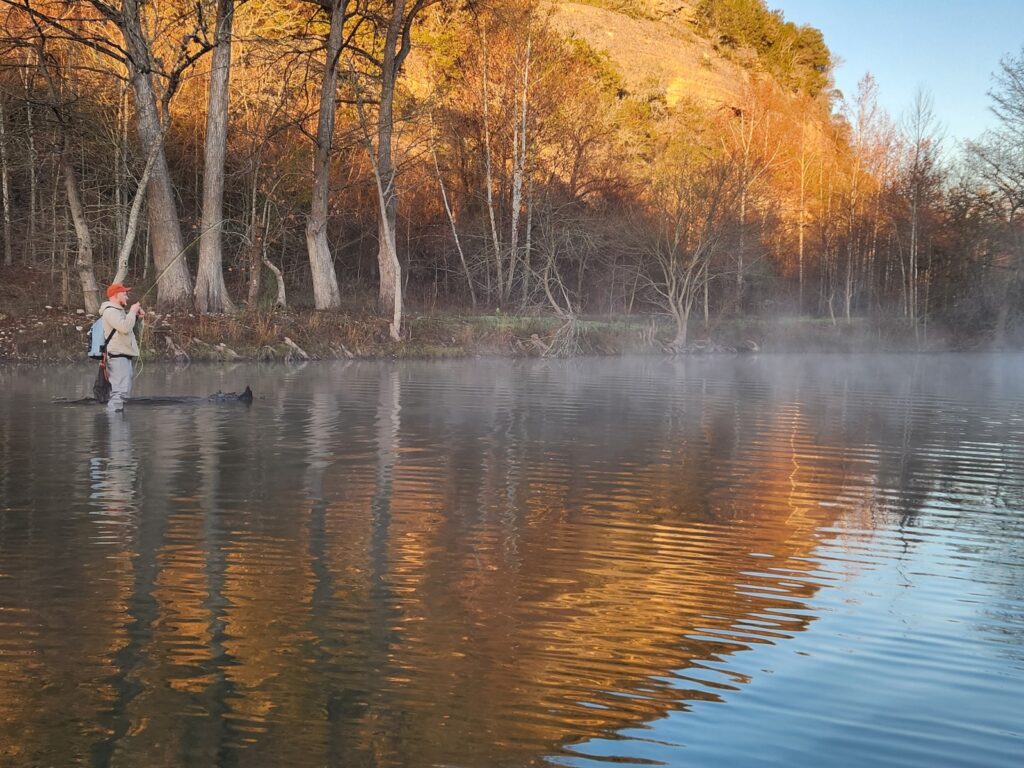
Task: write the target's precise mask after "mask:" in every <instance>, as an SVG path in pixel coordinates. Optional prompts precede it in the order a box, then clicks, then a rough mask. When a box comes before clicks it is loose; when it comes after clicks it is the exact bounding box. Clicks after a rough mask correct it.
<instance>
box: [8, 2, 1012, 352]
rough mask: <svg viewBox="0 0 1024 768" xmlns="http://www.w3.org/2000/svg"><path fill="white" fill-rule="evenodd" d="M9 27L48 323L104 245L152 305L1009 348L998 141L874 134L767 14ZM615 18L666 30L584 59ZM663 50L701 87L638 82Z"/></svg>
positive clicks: (30, 225) (29, 20)
mask: <svg viewBox="0 0 1024 768" xmlns="http://www.w3.org/2000/svg"><path fill="white" fill-rule="evenodd" d="M677 5H678V4H677ZM591 6H593V7H591ZM2 13H3V16H2V18H3V28H4V47H3V52H2V64H3V69H2V70H0V78H2V80H0V87H2V90H0V96H2V101H0V104H2V107H3V113H2V115H0V118H2V119H0V125H2V127H3V132H2V133H0V145H2V148H3V158H2V159H3V200H4V233H3V234H4V258H5V260H6V262H7V263H8V264H11V263H14V262H19V263H24V264H28V265H38V264H46V263H49V264H51V265H54V268H55V269H57V270H59V271H60V272H61V273H62V274H64V275H65V281H64V284H65V286H66V288H65V294H66V295H65V297H64V298H65V303H66V304H68V305H73V304H78V303H82V302H83V301H84V302H85V303H86V304H88V302H89V301H90V291H95V289H96V288H95V286H98V285H102V284H103V283H104V281H107V280H108V279H109V278H111V277H112V276H113V275H114V273H115V272H116V271H117V268H118V254H119V252H121V251H122V249H123V254H124V257H125V258H126V262H125V264H124V265H123V266H124V267H125V268H126V269H127V270H128V271H129V276H130V277H129V279H131V281H132V282H134V283H138V284H141V285H146V286H149V285H153V286H154V295H155V296H156V297H158V298H159V300H160V302H161V303H165V304H177V305H180V304H182V303H183V302H184V303H191V302H192V301H193V300H194V301H195V302H196V304H197V305H198V307H199V308H200V309H201V310H203V311H209V312H218V311H233V310H234V309H235V308H240V307H245V306H248V307H250V308H253V309H255V308H258V307H263V308H269V307H271V306H273V305H288V304H291V305H294V306H302V305H309V304H314V303H315V304H316V306H318V307H320V308H335V307H338V306H341V304H342V303H347V304H348V305H362V304H364V303H365V304H366V305H368V306H369V305H373V304H376V305H377V306H379V308H380V309H381V311H382V312H383V313H384V314H385V315H386V316H387V317H388V318H389V319H393V320H394V323H395V325H394V328H395V331H394V332H395V333H396V334H398V333H400V332H401V313H400V309H401V306H402V303H403V302H405V303H409V304H412V305H414V306H417V307H420V308H431V307H449V308H485V307H490V308H494V307H500V308H502V309H503V310H504V311H514V312H541V313H553V314H555V315H558V316H561V317H577V316H579V315H582V314H599V313H600V314H604V313H608V314H620V313H638V312H658V313H667V314H668V315H669V316H670V317H672V318H673V319H674V321H675V324H676V331H677V333H676V340H675V343H676V344H677V345H684V344H686V343H687V340H688V338H692V337H693V336H694V335H695V334H694V328H695V327H697V325H699V327H700V328H701V329H702V333H705V332H708V330H709V329H712V328H713V326H714V324H715V322H716V319H719V318H725V317H733V316H743V315H751V314H755V315H756V314H765V313H773V314H779V313H783V314H789V315H799V316H813V317H823V318H829V319H830V320H831V321H832V322H835V323H839V322H843V321H850V320H852V319H854V318H855V317H863V316H871V317H901V318H904V319H905V320H906V321H907V322H908V323H910V324H912V325H913V326H914V327H915V328H917V327H920V328H921V332H922V334H926V333H927V329H928V327H929V326H928V324H929V323H932V325H933V327H937V326H939V325H943V324H945V326H946V327H947V328H970V329H971V330H972V331H986V330H989V331H994V332H995V333H996V334H997V335H998V336H999V337H1000V338H1004V337H1005V335H1006V333H1007V332H1008V329H1012V327H1013V321H1014V318H1015V317H1016V314H1017V312H1018V311H1019V310H1020V309H1021V298H1020V292H1019V289H1018V288H1017V287H1016V286H1019V284H1020V276H1019V275H1020V265H1021V263H1022V256H1021V248H1022V246H1021V233H1020V226H1021V225H1020V222H1019V216H1018V214H1017V208H1015V207H1014V203H1013V200H1012V196H1011V197H1009V198H1008V197H1007V195H1006V194H1004V192H1003V191H1001V190H1003V189H1004V187H1000V186H999V181H998V178H999V173H1003V172H1006V173H1009V174H1010V175H1011V176H1012V174H1014V173H1017V174H1018V177H1017V178H1018V181H1019V174H1020V162H1019V146H1018V147H1017V149H1015V150H1014V149H1012V148H1011V149H1007V148H1006V147H1003V149H1002V150H1000V145H999V142H998V140H997V137H996V136H995V135H992V136H987V137H981V138H980V139H979V142H978V144H977V146H976V147H975V150H974V152H973V154H971V155H970V156H971V157H972V158H974V161H973V163H970V162H965V163H962V164H958V171H957V173H956V174H954V173H953V171H952V170H951V168H952V167H953V164H952V163H951V162H950V154H949V153H944V151H943V149H942V145H941V143H940V139H939V137H940V131H939V130H938V129H937V126H936V123H935V120H934V118H933V117H932V115H931V114H930V108H929V105H928V101H927V98H926V97H922V98H921V99H919V101H918V103H916V104H915V105H910V106H909V107H908V117H906V118H904V119H903V120H902V121H901V122H899V123H897V122H895V121H893V119H892V118H890V117H889V116H888V115H886V114H884V113H883V112H882V111H881V110H880V109H879V107H878V104H877V93H876V88H875V85H874V83H873V82H872V81H871V79H870V78H865V80H864V81H863V83H862V85H861V88H860V89H859V91H858V92H857V93H855V94H839V93H838V92H836V90H835V89H834V87H833V85H832V81H831V66H832V63H831V57H830V54H829V51H828V48H827V46H826V45H825V42H824V40H823V39H822V36H821V33H820V32H819V31H818V30H815V29H813V28H811V27H806V26H805V27H798V26H796V25H793V24H791V23H789V22H787V21H785V19H784V18H783V17H782V15H781V14H780V13H778V12H772V11H769V10H767V8H766V6H765V5H764V3H763V2H762V0H699V1H698V2H693V3H684V4H682V6H680V7H674V8H663V7H662V6H661V4H659V3H656V2H649V3H640V4H629V3H619V4H616V3H614V2H594V3H590V4H587V5H572V4H566V3H541V2H537V1H536V0H490V1H489V2H482V3H471V4H456V3H448V2H424V1H423V0H419V2H410V1H409V0H404V1H401V0H400V1H399V2H397V3H396V2H384V0H343V1H342V2H333V1H332V0H321V2H308V1H307V0H248V1H239V0H235V2H230V1H229V0H220V2H214V0H198V2H184V1H183V0H149V2H138V0H123V2H115V3H106V2H101V1H100V0H74V1H73V2H57V1H56V0H5V2H4V5H3V7H2ZM225 15H227V18H229V19H230V20H231V22H232V23H231V24H230V25H229V26H228V30H229V32H228V33H224V32H223V26H218V24H219V23H221V22H219V21H218V20H219V19H221V20H222V19H224V18H225ZM615 19H622V24H623V27H622V28H623V29H626V28H627V27H626V24H627V22H628V24H632V25H636V26H631V27H628V28H629V29H636V30H648V31H650V30H663V34H664V35H665V37H664V39H663V40H660V42H659V40H656V39H655V38H654V37H652V38H651V39H650V41H645V40H641V41H637V40H635V39H633V40H624V39H623V40H619V41H618V42H616V43H609V44H608V45H602V43H601V39H600V36H598V35H595V34H593V33H592V32H593V30H594V29H596V28H598V27H599V25H600V24H605V25H607V24H614V20H615ZM332 30H333V34H334V37H332ZM651 34H655V33H651ZM656 34H659V35H660V34H662V32H657V33H656ZM612 37H613V36H611V35H609V36H608V39H611V38H612ZM332 40H333V41H334V42H332ZM332 45H333V46H335V47H334V48H333V49H332V48H331V46H332ZM656 45H664V46H666V47H665V50H666V51H671V50H672V49H673V47H675V48H676V49H678V51H679V52H680V53H679V56H680V57H682V58H680V59H679V61H684V60H685V61H686V62H690V63H689V64H685V65H683V64H678V65H677V70H678V71H683V70H686V67H689V70H686V71H688V72H689V73H690V75H692V77H690V79H687V77H681V76H679V74H678V71H676V74H675V75H673V76H672V77H669V76H667V75H664V73H660V74H659V72H660V71H658V70H655V69H651V70H650V71H648V70H640V69H638V67H647V66H650V64H640V63H637V62H642V61H647V60H646V59H643V57H642V55H641V54H643V53H644V51H643V50H641V49H643V48H644V46H647V47H648V48H652V47H654V46H656ZM617 46H618V47H617ZM630 46H632V48H631V47H630ZM218 50H219V51H221V52H222V55H221V59H220V60H221V61H225V60H227V57H226V56H225V55H223V54H225V53H226V54H228V56H229V60H230V76H229V81H228V83H229V85H228V88H227V98H228V100H229V106H228V107H227V109H226V111H225V114H226V115H227V117H226V124H225V126H224V129H225V130H226V140H225V143H224V148H223V152H222V153H221V155H222V156H221V157H219V158H218V157H216V156H213V157H212V159H211V153H210V151H209V148H210V143H209V141H208V135H209V132H210V130H211V128H216V127H217V120H216V119H213V118H211V111H210V110H211V109H212V106H211V105H212V104H213V103H214V101H213V99H214V97H213V95H212V94H213V93H214V88H213V87H212V83H213V81H214V78H212V77H211V72H212V71H214V70H215V69H216V65H214V64H212V63H211V62H213V61H214V60H215V59H214V54H215V53H216V52H217V51H218ZM329 50H335V51H336V55H335V57H334V58H333V59H331V58H330V57H328V58H326V59H325V51H329ZM630 51H632V53H630ZM647 53H650V51H647ZM670 55H672V54H670V53H667V54H665V56H670ZM631 57H632V58H631ZM686 57H689V58H686ZM693 62H696V63H693ZM670 64H671V62H668V63H666V69H665V70H664V71H665V72H668V71H670V69H671V67H670V66H669V65H670ZM332 65H333V70H332V69H331V66H332ZM673 66H676V65H673ZM1020 66H1021V63H1020V62H1019V61H1017V60H1015V59H1012V58H1011V59H1008V60H1007V61H1006V63H1005V67H1006V68H1007V70H1006V71H1007V72H1012V71H1014V67H1017V68H1018V69H1019V68H1020ZM680 67H682V70H680V69H679V68H680ZM328 77H329V78H333V79H325V78H328ZM331 82H333V87H325V83H327V84H328V85H330V83H331ZM702 82H703V83H708V85H707V87H706V88H701V87H697V86H695V85H693V84H694V83H702ZM1006 82H1007V83H1011V84H1012V82H1013V79H1012V78H1008V79H1007V80H1006ZM688 84H689V85H688ZM147 93H148V94H149V95H148V96H147ZM1000 93H1001V94H1003V96H1005V99H1006V100H1007V103H1008V104H1009V111H1008V112H1007V114H1012V109H1013V107H1014V102H1013V99H1014V98H1016V97H1015V95H1014V94H1013V92H1012V89H1009V90H1007V89H1004V90H1002V91H1000ZM327 99H330V101H326V100H327ZM147 100H148V101H147ZM325 105H326V106H325ZM1017 108H1018V109H1019V105H1018V106H1017ZM325 116H326V117H325ZM326 118H332V119H333V124H331V121H330V120H328V121H327V123H326V124H325V122H324V120H325V119H326ZM325 130H327V131H328V132H327V133H326V134H325V133H324V131H325ZM318 148H320V149H321V150H322V151H321V153H320V155H319V157H321V158H322V159H323V160H322V165H318V163H319V162H320V161H318V160H317V157H318V154H317V149H318ZM1000 151H1001V152H1002V154H999V153H1000ZM1014 152H1017V155H1014V154H1013V153H1014ZM215 154H216V153H214V155H215ZM1015 163H1016V165H1015ZM960 165H962V166H963V168H962V169H960V168H959V166H960ZM318 168H319V170H318ZM986 171H987V172H988V176H986V175H985V174H986ZM144 174H145V181H146V186H145V188H144V189H143V193H144V194H142V195H139V196H138V198H139V204H138V205H137V206H136V208H137V209H138V210H137V211H136V214H135V215H134V217H133V215H132V204H133V202H135V201H136V198H137V193H138V192H139V188H140V180H141V179H142V178H143V177H144ZM317 179H320V182H319V184H320V186H318V182H317ZM161 185H163V186H161ZM218 189H220V191H219V192H218V191H217V190H218ZM211 190H212V191H211ZM318 190H319V191H318ZM324 190H326V192H324ZM211 195H213V196H214V197H210V196H211ZM217 195H219V196H220V197H219V200H220V209H219V210H220V213H219V215H212V214H210V211H217V210H218V208H217V207H216V205H215V203H216V201H217V199H218V198H217V197H216V196H217ZM318 195H325V197H323V198H322V199H323V200H325V201H326V203H325V206H324V207H323V211H324V212H323V214H322V216H320V217H319V219H318V214H317V206H316V200H317V199H318ZM76 196H77V198H78V199H77V202H75V200H74V198H75V197H76ZM204 200H205V201H206V202H204ZM204 210H206V211H207V213H206V216H205V218H204V214H203V211H204ZM211 216H212V218H211ZM321 220H322V221H321ZM311 227H312V229H311ZM210 232H213V233H214V234H213V235H212V236H211V235H210V234H208V233H210ZM320 232H322V233H323V235H324V238H325V239H323V240H318V237H319V235H318V234H317V233H320ZM311 233H312V234H311ZM204 236H205V237H206V241H205V242H207V243H212V245H210V246H209V247H210V250H206V251H203V253H204V256H203V257H202V259H201V258H200V241H202V240H203V239H204ZM83 238H86V239H85V240H83ZM203 248H207V246H206V245H204V246H203ZM325 249H326V250H325ZM391 255H393V256H394V257H395V259H394V260H392V261H389V258H390V257H391ZM317 258H319V259H320V260H319V262H318V261H317ZM324 259H326V261H324ZM201 260H202V261H203V264H204V266H203V268H202V269H199V271H198V277H199V283H198V285H199V287H200V290H197V289H196V287H195V286H196V282H195V278H196V276H197V268H198V267H199V262H200V261H201ZM210 270H213V271H210ZM88 274H92V275H94V278H95V281H96V282H95V284H93V285H92V287H90V284H89V283H88V281H87V275H88ZM221 276H222V277H221ZM331 279H333V280H335V281H336V286H337V288H336V292H335V289H333V288H331V287H330V280H331ZM218 280H222V281H223V283H222V284H223V287H222V288H221V287H219V286H220V284H219V283H218ZM317 281H326V282H323V283H319V284H318V282H317ZM323 286H327V288H326V289H324V292H322V291H321V290H320V288H322V287H323ZM372 296H376V297H377V298H376V301H374V300H373V299H371V298H370V297H372ZM393 309H395V310H396V311H397V314H395V315H394V316H392V310H393ZM695 319H696V320H697V321H699V322H698V323H697V324H696V325H695Z"/></svg>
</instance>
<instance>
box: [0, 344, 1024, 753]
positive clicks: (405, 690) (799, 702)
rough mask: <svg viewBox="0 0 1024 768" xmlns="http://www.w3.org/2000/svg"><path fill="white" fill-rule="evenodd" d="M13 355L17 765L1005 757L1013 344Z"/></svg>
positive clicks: (1014, 686) (1020, 390) (0, 462)
mask: <svg viewBox="0 0 1024 768" xmlns="http://www.w3.org/2000/svg"><path fill="white" fill-rule="evenodd" d="M90 373H91V371H88V370H86V369H83V368H68V369H44V370H34V369H5V370H0V392H2V393H0V435H2V437H0V765H6V764H11V765H73V764H74V765H126V766H136V765H146V766H165V765H166V766H172V765H190V766H192V765H225V766H230V765H266V766H281V765H294V766H300V765H309V766H322V765H339V766H341V765H345V766H362V765H365V766H371V765H373V766H471V767H477V766H479V767H480V768H484V767H486V766H510V767H513V766H532V765H565V766H596V765H600V764H606V763H607V762H609V761H616V762H623V763H626V764H645V765H646V764H663V765H673V766H675V765H680V766H681V765H687V766H689V765H702V766H729V765H735V766H750V765H780V766H782V765H786V766H792V765H806V766H818V765H824V764H827V765H831V766H845V765H849V766H854V765H857V766H860V765H863V764H864V762H865V759H866V758H867V757H868V756H870V762H871V763H872V764H878V765H900V766H922V768H923V767H924V766H929V767H930V766H934V765H940V764H941V765H965V766H966V765H986V766H1010V765H1013V766H1016V765H1017V764H1018V763H1019V757H1020V755H1021V754H1022V753H1024V722H1022V721H1024V718H1022V716H1021V715H1020V702H1021V701H1024V377H1022V374H1024V357H1021V356H1003V357H998V356H981V355H979V356H969V355H960V356H854V357H839V356H822V357H814V356H762V357H755V358H746V359H745V358H737V359H727V358H722V359H712V358H708V359H667V358H666V359H660V358H637V359H632V360H601V359H585V360H573V361H541V362H537V361H508V360H475V361H465V362H458V363H443V364H434V363H430V364H428V363H402V364H387V363H349V364H318V365H310V366H307V367H305V368H301V369H300V368H283V367H257V366H237V367H217V368H204V367H196V366H193V367H191V368H187V369H180V370H176V369H171V368H161V367H157V366H147V368H146V369H145V370H144V372H143V374H142V376H141V377H140V378H139V380H138V384H137V389H136V394H137V395H155V394H167V393H174V394H183V395H205V394H209V393H211V392H214V391H216V390H225V391H226V390H241V389H242V388H244V386H245V385H246V384H250V385H251V386H252V387H253V390H254V392H255V393H256V395H257V398H258V399H257V401H256V402H255V403H254V404H253V405H252V407H250V408H246V407H244V406H240V405H221V406H215V405H199V406H193V405H189V406H183V407H166V406H165V407H144V406H139V405H136V406H135V407H132V406H129V408H128V409H127V410H126V413H125V414H124V415H123V417H113V418H112V417H109V416H107V415H106V413H104V412H100V410H99V409H97V408H90V407H74V406H61V405H55V404H53V403H52V402H51V398H53V397H55V396H66V397H79V396H84V395H86V394H88V389H89V386H90V384H91V380H90Z"/></svg>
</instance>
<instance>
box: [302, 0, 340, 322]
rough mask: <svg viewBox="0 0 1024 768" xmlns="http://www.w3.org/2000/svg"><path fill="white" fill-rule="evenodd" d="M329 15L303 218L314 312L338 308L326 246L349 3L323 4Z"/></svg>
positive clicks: (327, 1) (332, 1) (335, 281)
mask: <svg viewBox="0 0 1024 768" xmlns="http://www.w3.org/2000/svg"><path fill="white" fill-rule="evenodd" d="M321 7H322V8H323V10H324V11H325V12H327V13H328V15H329V16H328V18H329V21H328V24H329V27H328V31H327V39H326V40H325V43H324V69H323V78H322V80H321V83H320V108H319V113H318V117H317V127H316V147H315V150H314V152H313V199H312V203H311V205H310V210H309V216H308V217H307V218H306V248H307V250H308V251H309V268H310V271H311V272H312V277H313V305H314V306H315V307H316V308H317V309H337V308H338V307H340V306H341V293H340V291H339V290H338V276H337V274H336V273H335V271H334V259H333V257H332V256H331V247H330V245H329V244H328V242H327V218H328V211H329V200H330V177H331V145H332V143H333V140H334V120H335V109H336V107H337V103H338V63H339V60H340V57H341V52H342V49H343V48H344V38H343V36H342V33H343V27H344V25H345V21H346V19H347V18H348V17H347V10H348V0H325V2H324V4H323V5H321Z"/></svg>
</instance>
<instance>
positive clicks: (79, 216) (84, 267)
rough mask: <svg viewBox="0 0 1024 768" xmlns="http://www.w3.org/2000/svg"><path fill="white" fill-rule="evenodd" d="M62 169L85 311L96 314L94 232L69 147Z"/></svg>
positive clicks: (98, 302) (97, 297) (65, 151)
mask: <svg viewBox="0 0 1024 768" xmlns="http://www.w3.org/2000/svg"><path fill="white" fill-rule="evenodd" d="M60 169H61V173H62V174H63V176H64V189H65V190H66V191H67V195H68V208H69V209H70V210H71V220H72V221H73V222H74V225H75V236H76V237H77V238H78V259H77V261H76V262H75V265H76V267H77V268H78V279H79V281H80V282H81V285H82V298H83V300H84V302H85V311H86V312H89V313H90V314H96V313H97V312H99V310H100V299H99V296H100V292H99V288H98V286H97V285H96V274H95V272H94V271H93V259H92V234H91V233H90V231H89V222H87V221H86V219H85V211H84V210H83V208H82V198H81V196H80V195H79V193H78V177H77V175H76V174H75V169H74V166H73V165H72V164H71V160H70V159H69V158H68V153H67V147H65V148H64V151H63V152H62V153H61V158H60Z"/></svg>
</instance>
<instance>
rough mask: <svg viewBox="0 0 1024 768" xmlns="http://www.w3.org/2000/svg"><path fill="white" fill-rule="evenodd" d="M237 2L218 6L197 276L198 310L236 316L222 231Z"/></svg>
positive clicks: (227, 0) (220, 0) (221, 2)
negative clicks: (226, 281)
mask: <svg viewBox="0 0 1024 768" xmlns="http://www.w3.org/2000/svg"><path fill="white" fill-rule="evenodd" d="M234 12H235V8H234V0H218V2H217V32H216V38H217V42H216V45H215V46H214V49H213V61H212V63H211V68H210V95H209V105H208V107H207V111H206V154H205V157H204V163H203V215H202V222H201V224H200V230H199V269H198V270H197V272H196V309H198V310H199V311H200V312H234V311H235V306H234V304H232V303H231V298H230V297H229V296H228V293H227V288H226V287H225V285H224V259H223V255H222V252H221V242H222V238H221V231H222V230H223V219H224V152H225V148H226V146H227V133H228V101H229V99H230V94H229V91H228V83H229V81H230V78H231V22H232V18H233V17H234Z"/></svg>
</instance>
